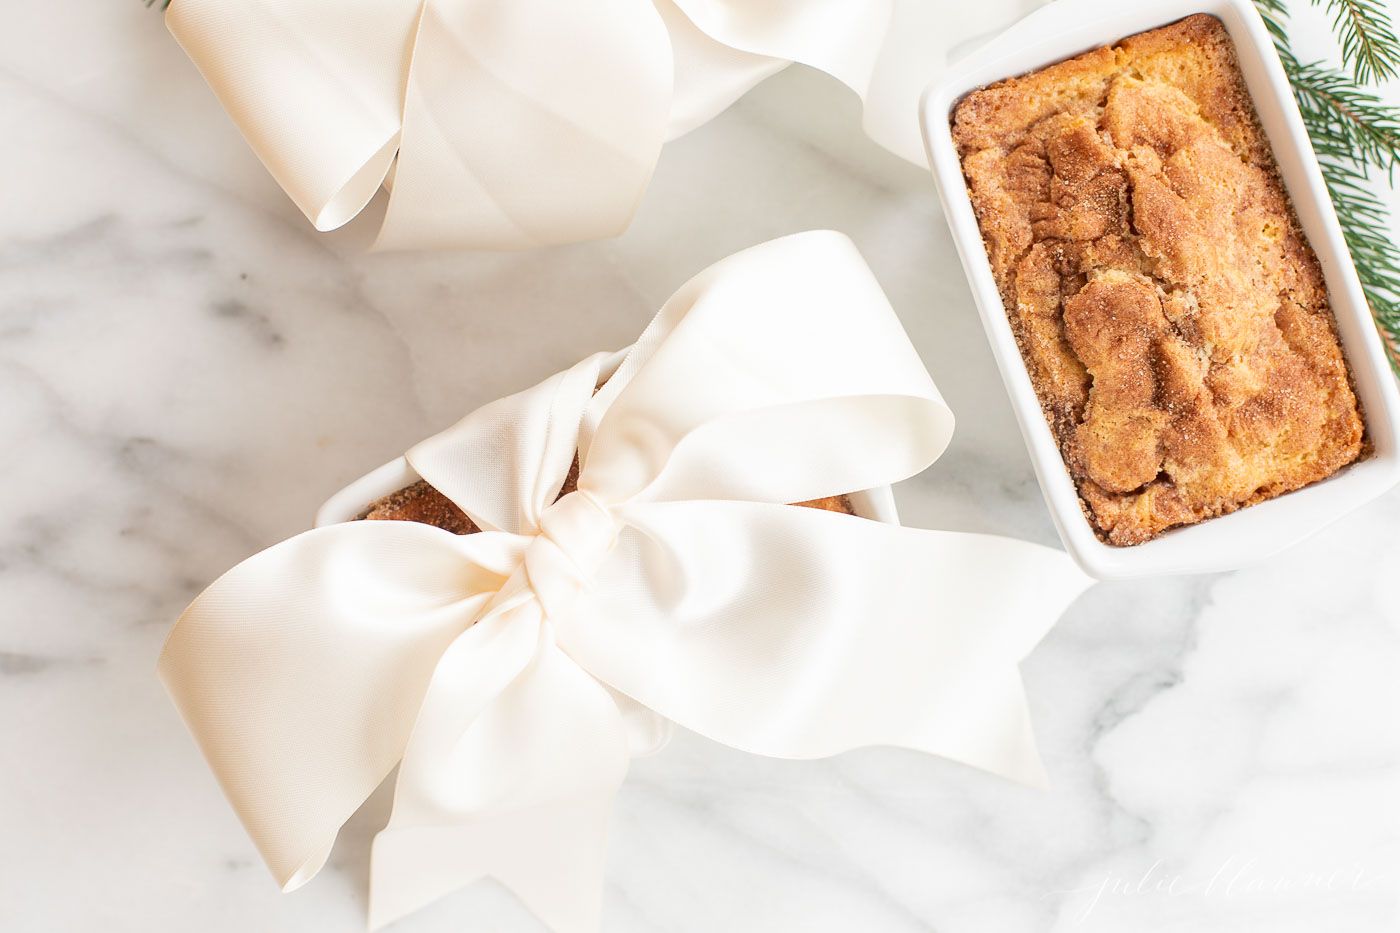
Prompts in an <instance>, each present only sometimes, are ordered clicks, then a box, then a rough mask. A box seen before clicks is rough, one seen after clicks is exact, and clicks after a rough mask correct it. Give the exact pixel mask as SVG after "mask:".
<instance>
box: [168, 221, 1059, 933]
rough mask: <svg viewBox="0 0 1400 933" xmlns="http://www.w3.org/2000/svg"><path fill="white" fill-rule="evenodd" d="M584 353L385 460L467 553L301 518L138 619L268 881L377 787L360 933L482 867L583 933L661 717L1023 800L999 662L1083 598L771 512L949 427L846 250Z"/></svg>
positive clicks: (1009, 663) (788, 259)
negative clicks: (881, 756) (610, 836)
mask: <svg viewBox="0 0 1400 933" xmlns="http://www.w3.org/2000/svg"><path fill="white" fill-rule="evenodd" d="M609 359H610V358H609V357H607V356H605V355H601V354H600V355H598V356H595V357H590V358H589V359H586V360H584V361H582V362H581V363H579V364H578V365H576V366H574V367H572V368H571V369H569V370H566V371H565V372H563V373H560V374H558V375H556V376H553V377H551V378H550V379H547V380H545V381H544V382H543V383H541V384H540V385H538V386H536V387H534V388H532V389H529V390H527V391H525V392H521V393H519V394H518V395H514V396H511V397H509V398H505V399H501V400H499V401H497V402H493V403H491V404H490V405H487V406H485V407H483V408H481V409H479V410H477V411H475V412H473V413H472V414H471V415H469V416H467V417H466V418H465V419H463V420H462V421H461V422H460V423H458V424H457V425H455V426H453V427H451V428H449V429H448V430H446V431H444V432H443V433H441V434H439V435H437V436H436V437H434V438H430V439H428V440H427V441H425V442H423V443H421V444H419V445H417V446H415V447H414V448H413V449H412V450H410V451H409V452H408V454H407V455H406V456H407V460H408V462H409V464H410V465H411V466H412V467H413V469H414V470H416V471H417V472H418V474H419V475H420V476H422V477H423V479H425V480H426V481H427V482H429V483H430V484H432V485H433V486H434V487H435V488H436V489H438V490H439V491H440V492H442V494H443V495H445V496H447V497H448V498H449V499H451V500H452V501H453V502H455V503H456V504H457V505H458V506H460V507H461V508H462V509H463V510H464V511H465V512H466V513H467V514H468V515H470V516H471V517H472V519H473V521H475V522H476V524H477V525H478V526H479V527H480V528H482V529H483V531H482V532H481V533H479V534H471V535H465V536H456V535H452V534H449V533H448V532H446V531H443V530H441V529H438V528H433V527H430V526H427V525H418V524H413V523H411V522H346V523H342V524H333V525H328V526H325V527H321V528H317V529H315V530H313V531H308V532H305V533H304V534H301V535H298V536H296V537H294V538H291V539H289V540H287V541H284V542H282V543H281V544H278V545H275V546H274V547H271V548H269V549H268V550H266V551H263V552H262V553H260V554H257V555H254V556H253V557H251V558H249V559H248V560H246V561H244V562H243V563H241V564H239V565H238V566H237V567H235V568H233V569H232V570H230V571H229V572H228V573H226V574H225V575H224V576H223V577H221V578H220V579H219V580H218V581H216V582H215V583H214V584H213V585H211V586H210V587H209V588H208V589H207V590H206V591H205V592H204V593H203V594H201V595H200V596H199V597H198V598H197V599H196V600H195V601H194V602H193V603H192V604H191V605H190V606H189V608H188V609H186V610H185V613H184V614H183V615H182V616H181V618H180V621H179V622H178V623H177V625H176V627H175V629H174V631H172V632H171V635H170V638H169V640H168V641H167V643H166V646H165V650H164V651H163V652H162V655H161V662H160V673H161V676H162V678H163V679H164V681H165V683H166V686H167V687H168V689H169V690H170V692H171V694H172V696H173V697H174V698H175V701H176V703H177V704H178V705H179V707H180V709H181V711H182V713H183V714H184V717H185V720H186V722H187V723H188V724H189V726H190V728H191V730H192V731H193V732H194V734H195V737H196V739H197V740H198V741H199V743H200V745H201V746H202V747H203V749H204V752H205V755H206V757H207V758H208V759H209V761H210V763H211V765H212V767H213V768H214V770H215V771H216V773H217V774H218V777H219V779H220V782H221V784H222V785H223V787H224V790H225V792H226V793H227V794H228V796H229V799H230V801H231V802H232V804H233V806H234V808H235V809H236V810H237V812H238V814H239V816H240V817H241V818H242V820H243V822H244V825H245V826H246V827H247V829H248V831H249V833H250V835H251V836H252V837H253V839H254V840H255V841H256V843H257V844H258V846H259V848H260V850H261V851H262V854H263V856H264V858H265V859H266V861H267V863H268V865H269V867H270V868H271V869H272V871H273V873H274V874H275V875H276V876H277V878H278V879H279V881H280V882H281V883H282V884H283V885H285V886H286V887H288V888H291V887H295V886H297V885H299V884H301V883H303V882H304V881H306V880H307V879H309V878H310V877H311V876H312V875H314V874H315V873H316V872H317V871H318V870H319V869H320V867H321V865H322V864H324V862H325V860H326V858H327V856H328V855H329V853H330V848H331V845H332V843H333V842H334V840H335V837H336V833H337V831H338V830H339V828H340V826H341V824H342V823H344V821H345V820H346V819H347V818H348V817H349V816H350V815H351V814H352V813H353V812H354V811H355V810H356V808H357V807H358V806H359V805H360V804H361V803H362V802H363V801H364V799H365V798H366V797H367V796H368V795H369V794H370V792H372V791H373V790H374V788H375V787H376V786H378V784H379V783H380V782H381V781H383V780H384V779H385V777H386V776H387V775H388V774H389V773H390V772H391V771H392V770H393V769H394V768H395V766H397V767H398V769H399V770H398V780H397V784H396V786H395V791H394V810H393V815H392V817H391V818H390V821H389V825H388V826H387V827H386V828H385V829H384V831H383V832H381V833H380V834H379V836H378V837H377V838H376V841H375V844H374V853H373V861H372V871H371V879H372V880H371V885H372V890H371V895H370V905H371V906H370V919H371V923H372V924H374V925H380V924H383V923H388V922H390V921H393V920H394V919H396V918H398V917H400V916H402V915H404V914H406V913H409V912H411V911H413V910H416V909H417V908H418V907H421V906H422V905H424V904H426V903H427V902H429V901H431V900H433V899H435V898H437V897H440V896H442V895H444V894H447V893H449V892H450V891H452V890H454V889H456V888H458V887H460V886H462V885H464V884H466V883H468V882H471V881H473V880H475V879H477V878H482V877H487V876H490V877H494V878H497V879H499V880H500V881H501V882H502V883H503V884H505V885H506V886H507V887H509V888H510V889H511V890H513V891H514V892H515V893H516V894H518V895H519V896H520V898H521V900H523V901H524V902H525V904H526V905H528V906H529V907H530V908H531V909H532V910H534V912H535V913H537V914H538V915H539V916H540V917H541V918H542V919H543V920H544V922H545V923H546V924H548V925H549V926H550V927H551V928H553V929H554V930H556V931H559V933H592V931H595V930H597V929H598V926H599V918H600V916H601V910H602V889H603V885H602V879H603V866H604V864H605V858H604V853H605V843H606V838H607V825H608V818H609V812H610V809H611V804H612V799H613V796H614V794H615V793H616V791H617V788H618V787H619V785H620V784H621V783H622V780H623V777H624V776H625V774H626V771H627V765H628V761H629V758H630V757H631V756H632V755H635V754H639V753H641V751H642V750H644V749H648V748H654V747H655V746H656V745H657V744H658V741H657V740H658V737H661V738H664V735H665V734H666V727H668V726H669V724H670V723H679V724H681V725H683V726H685V727H687V728H689V729H691V730H693V731H695V732H697V733H699V734H701V735H704V736H708V737H709V738H711V739H714V740H715V741H718V742H722V743H724V744H726V745H730V746H732V747H735V748H740V749H745V750H749V751H752V752H756V753H759V754H765V755H772V756H777V757H784V758H815V757H821V756H825V755H832V754H836V753H838V752H842V751H845V750H847V749H851V748H856V747H859V746H865V745H897V746H902V747H906V748H913V749H919V750H923V751H927V752H933V753H937V754H941V755H944V756H947V757H950V758H953V759H955V760H957V761H962V762H965V763H968V764H971V765H975V766H977V767H981V768H985V769H988V770H991V771H994V772H996V773H999V774H1003V775H1007V776H1009V777H1013V778H1016V779H1019V780H1022V781H1026V782H1031V783H1034V782H1037V781H1039V780H1040V779H1041V777H1042V771H1041V767H1040V762H1039V759H1038V758H1037V756H1036V753H1035V749H1034V744H1033V742H1032V739H1031V732H1030V724H1029V718H1028V715H1027V712H1026V709H1025V703H1024V697H1023V694H1022V690H1021V683H1020V677H1019V674H1018V672H1017V662H1018V661H1019V660H1020V659H1021V658H1022V657H1023V656H1024V655H1025V654H1026V653H1027V652H1028V651H1029V650H1030V648H1031V647H1032V646H1033V645H1034V644H1035V643H1036V642H1037V641H1038V640H1039V638H1040V637H1041V635H1042V634H1043V633H1044V632H1045V630H1046V629H1047V628H1048V627H1049V626H1050V623H1051V622H1053V621H1054V619H1055V618H1056V617H1057V616H1058V615H1059V613H1060V611H1061V609H1062V608H1063V607H1064V606H1065V605H1066V604H1067V603H1068V602H1069V601H1070V600H1071V599H1073V598H1074V597H1075V596H1076V595H1077V594H1078V593H1079V591H1080V590H1081V589H1082V588H1083V586H1084V585H1085V582H1086V581H1085V578H1084V577H1083V576H1082V575H1081V574H1079V573H1078V572H1077V571H1076V570H1075V569H1074V565H1073V564H1072V563H1070V562H1069V561H1068V560H1067V559H1066V558H1065V557H1064V555H1063V554H1061V553H1060V552H1058V551H1053V550H1051V549H1048V548H1042V547H1038V546H1035V545H1030V544H1026V543H1023V542H1018V541H1010V540H1006V539H1001V538H993V537H988V536H983V535H968V534H953V533H948V532H938V531H923V530H917V529H910V528H901V527H898V526H897V525H887V524H883V523H878V522H874V521H868V520H865V519H862V518H856V517H852V516H849V515H839V514H834V513H830V512H822V511H817V510H814V509H806V508H798V507H794V506H790V505H786V504H784V503H789V502H802V501H806V500H809V499H816V498H820V497H822V496H826V495H834V494H838V493H844V492H853V491H857V490H861V489H868V488H872V487H876V486H880V485H884V484H888V483H892V482H895V481H897V480H900V479H902V478H904V477H907V476H910V475H912V474H914V473H917V472H919V471H920V470H922V469H924V468H925V467H926V466H928V465H929V464H930V463H932V462H933V461H934V460H935V459H937V457H938V456H939V454H940V453H941V452H942V450H943V448H944V446H945V445H946V444H947V442H948V439H949V437H950V434H951V430H952V417H951V414H950V413H949V412H948V410H947V408H946V406H944V404H943V402H942V399H941V398H940V397H939V395H938V390H937V389H936V388H935V387H934V385H933V382H932V380H931V379H930V378H929V375H928V373H927V371H926V370H925V369H924V368H923V364H922V363H921V362H920V360H919V357H918V355H917V353H915V351H914V349H913V347H912V346H911V345H910V344H909V340H908V338H907V337H906V336H905V334H904V331H903V329H902V328H901V327H900V324H899V321H898V319H897V318H896V317H895V316H894V313H893V311H892V310H891V308H890V307H889V304H888V303H887V302H886V300H885V298H884V295H883V294H882V293H881V292H880V290H879V286H878V285H877V284H876V283H875V280H874V278H873V276H872V275H871V274H870V272H869V270H868V269H867V268H866V266H865V265H864V263H863V262H862V261H861V259H860V256H859V254H858V253H856V251H855V248H854V246H853V245H852V244H851V243H850V241H849V240H847V239H845V238H844V237H841V236H839V235H836V234H831V233H809V234H800V235H797V236H793V237H787V238H784V239H781V240H777V241H774V242H772V243H769V244H766V245H764V246H760V247H756V248H754V249H752V250H748V251H746V252H743V253H740V254H738V255H736V256H733V257H730V258H729V259H727V260H724V261H723V262H721V263H719V264H717V265H715V266H713V267H711V268H710V269H709V270H707V271H706V272H703V273H701V275H699V276H697V277H696V278H695V279H693V280H691V282H689V283H688V284H686V285H685V286H684V287H682V288H681V290H680V291H678V292H677V293H676V295H675V296H674V297H673V298H672V299H671V300H670V301H669V302H667V304H666V306H665V307H663V308H662V309H661V311H660V313H659V314H658V315H657V316H656V318H655V319H654V320H653V321H652V323H651V324H650V325H649V326H648V328H647V329H646V331H645V332H644V333H643V334H642V336H641V337H640V338H639V339H638V341H637V343H636V344H635V345H634V346H633V347H632V348H631V349H630V350H628V351H627V352H626V354H625V356H624V357H623V358H622V360H621V362H620V363H609V362H608V361H609ZM614 366H615V369H614ZM575 456H577V457H578V459H579V462H580V463H581V464H582V465H583V466H582V469H581V471H580V474H579V477H578V491H576V492H572V493H569V494H567V495H565V496H564V497H563V498H560V499H558V501H557V502H556V501H555V498H556V497H557V495H558V493H559V490H560V489H561V487H562V486H563V484H564V482H565V480H566V477H567V475H568V473H569V469H570V465H571V464H572V463H573V461H574V458H575ZM1008 581H1011V583H1012V585H1008Z"/></svg>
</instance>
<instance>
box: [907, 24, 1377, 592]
mask: <svg viewBox="0 0 1400 933" xmlns="http://www.w3.org/2000/svg"><path fill="white" fill-rule="evenodd" d="M1193 13H1209V14H1211V15H1214V16H1216V17H1218V18H1219V19H1220V20H1221V21H1222V22H1223V23H1224V24H1225V28H1226V29H1227V30H1228V31H1229V33H1230V36H1231V38H1232V39H1233V40H1234V42H1235V45H1236V47H1237V49H1238V51H1239V60H1240V66H1241V68H1242V70H1243V72H1244V77H1245V81H1246V82H1247V84H1248V86H1249V91H1250V94H1251V95H1252V96H1253V98H1254V105H1255V108H1256V109H1257V110H1258V112H1259V118H1260V121H1261V122H1262V123H1263V127H1264V130H1265V132H1266V133H1267V134H1268V137H1269V140H1270V142H1271V143H1272V145H1273V149H1274V155H1275V157H1276V158H1277V160H1278V165H1279V169H1280V171H1281V173H1282V175H1283V180H1284V184H1285V185H1286V186H1287V188H1288V193H1289V195H1290V196H1291V197H1292V199H1293V204H1294V207H1295V208H1296V210H1297V212H1298V219H1299V221H1301V223H1302V225H1303V230H1304V232H1305V233H1306V234H1307V236H1308V239H1309V240H1310V241H1311V242H1312V246H1313V249H1314V250H1316V252H1317V255H1318V258H1319V260H1321V263H1322V270H1323V274H1324V276H1325V277H1326V281H1327V289H1328V292H1329V293H1330V295H1331V300H1332V308H1333V311H1334V312H1335V314H1336V317H1337V327H1338V331H1339V333H1340V336H1341V341H1342V348H1343V350H1344V352H1345V353H1346V357H1347V362H1348V363H1349V364H1350V366H1351V371H1352V374H1353V376H1354V377H1355V382H1356V389H1357V393H1358V395H1359V396H1360V398H1361V402H1362V405H1363V406H1364V409H1365V411H1364V414H1365V418H1366V425H1367V429H1368V432H1369V436H1370V440H1371V443H1372V445H1373V446H1374V452H1373V454H1372V455H1371V456H1370V457H1369V458H1368V459H1366V460H1364V461H1362V462H1360V463H1357V464H1353V465H1352V466H1350V467H1348V468H1346V469H1344V470H1342V471H1341V472H1339V473H1337V474H1335V475H1333V476H1331V477H1329V478H1328V479H1325V480H1323V481H1321V482H1319V483H1315V484H1314V485H1312V486H1308V487H1306V488H1304V489H1301V490H1298V491H1296V492H1292V493H1289V494H1287V495H1284V496H1280V497H1279V498H1277V499H1271V500H1269V501H1268V502H1263V503H1260V504H1259V505H1255V506H1251V507H1249V508H1246V509H1241V510H1240V511H1238V512H1235V513H1233V514H1231V515H1226V516H1223V517H1221V518H1215V519H1211V520H1209V521H1205V522H1201V523H1200V524H1197V525H1189V526H1186V527H1184V528H1178V529H1175V530H1172V531H1169V532H1166V533H1165V534H1163V535H1161V536H1160V537H1159V538H1157V539H1155V540H1153V541H1149V542H1147V543H1146V544H1139V545H1135V546H1132V547H1114V546H1111V545H1107V544H1104V543H1103V542H1102V541H1100V540H1099V539H1098V537H1096V536H1095V534H1094V532H1093V530H1092V529H1091V528H1090V526H1089V522H1088V520H1087V519H1086V518H1085V516H1084V513H1083V511H1082V509H1081V508H1080V504H1079V497H1078V494H1077V493H1076V491H1075V488H1074V483H1073V482H1072V481H1071V479H1070V476H1069V473H1068V472H1067V470H1066V469H1065V464H1064V461H1063V459H1062V458H1061V456H1060V452H1059V449H1058V447H1057V446H1056V444H1055V439H1054V436H1053V435H1052V433H1051V431H1050V427H1049V425H1048V424H1047V422H1046V420H1045V417H1044V414H1043V413H1042V411H1041V408H1040V403H1039V401H1038V400H1037V398H1036V394H1035V390H1034V389H1033V388H1032V387H1031V382H1030V377H1029V375H1028V374H1027V372H1026V368H1025V365H1024V362H1023V361H1022V358H1021V354H1020V352H1019V350H1018V348H1017V346H1016V340H1015V337H1014V336H1013V335H1012V332H1011V325H1010V323H1009V321H1008V319H1007V316H1006V309H1005V308H1004V306H1003V303H1002V300H1001V296H1000V294H999V293H998V291H997V286H996V281H995V280H994V278H993V276H992V269H991V264H990V263H989V261H988V259H987V254H986V251H985V249H984V248H983V245H982V236H981V233H980V231H979V230H978V226H977V219H976V217H975V215H974V214H973V210H972V203H971V201H970V199H969V197H968V192H967V186H966V184H965V182H964V180H963V174H962V168H961V166H960V164H959V162H958V154H957V151H956V149H955V147H954V144H953V138H952V132H951V129H950V126H949V118H950V116H951V114H952V110H953V107H954V106H956V104H957V103H958V101H959V100H961V99H962V97H963V96H965V95H966V94H967V93H968V92H970V91H973V90H975V89H977V88H980V87H984V86H986V85H988V84H992V83H993V82H996V81H999V80H1001V79H1003V78H1009V77H1012V76H1015V75H1021V74H1026V73H1027V72H1031V71H1035V70H1037V69H1039V68H1042V67H1044V66H1046V65H1049V64H1052V63H1054V62H1058V61H1062V60H1063V59H1066V58H1070V57H1072V56H1074V55H1078V54H1079V53H1081V52H1085V51H1088V50H1090V49H1093V48H1098V47H1100V46H1104V45H1112V44H1113V43H1115V42H1117V41H1119V40H1120V39H1123V38H1125V37H1127V36H1130V35H1133V34H1134V33H1138V32H1143V31H1145V30H1148V29H1154V28H1156V27H1158V26H1165V25H1167V24H1168V23H1172V22H1175V21H1177V20H1179V19H1182V18H1183V17H1186V16H1189V15H1191V14H1193ZM921 118H922V121H923V128H924V141H925V144H926V145H927V147H928V153H929V162H930V165H931V166H932V168H933V174H934V178H935V180H936V181H937V183H938V191H939V196H940V197H941V198H942V201H943V209H944V212H945V213H946V214H947V217H948V224H949V226H950V227H951V229H952V232H953V239H954V241H955V243H956V244H957V249H958V253H959V255H960V256H961V257H962V263H963V268H964V270H965V271H966V272H967V277H968V279H969V281H970V283H971V286H972V294H973V297H974V298H975V299H976V302H977V309H978V311H979V312H980V314H981V316H982V325H983V327H984V328H985V329H986V332H987V339H988V340H989V341H990V343H991V347H992V353H993V355H994V356H995V357H996V361H997V366H998V367H999V368H1000V370H1001V377H1002V381H1003V382H1004V383H1005V384H1006V390H1007V392H1008V393H1009V394H1010V397H1011V403H1012V407H1013V408H1014V409H1015V413H1016V419H1017V421H1018V422H1019V423H1020V427H1021V433H1022V434H1023V435H1024V436H1025V439H1026V446H1027V447H1028V448H1029V450H1030V454H1031V460H1032V462H1033V464H1034V466H1035V471H1036V476H1037V477H1038V479H1039V480H1040V487H1041V489H1042V490H1043V491H1044V493H1045V499H1046V502H1047V503H1048V504H1049V506H1050V513H1051V516H1052V517H1053V519H1054V521H1055V526H1056V528H1057V529H1058V530H1059V533H1060V537H1061V539H1062V540H1063V541H1064V544H1065V547H1066V549H1067V550H1068V551H1069V553H1070V554H1071V555H1072V556H1073V557H1074V559H1075V560H1076V561H1077V562H1078V563H1079V565H1080V566H1081V567H1083V568H1084V570H1085V571H1086V572H1088V573H1089V574H1091V575H1092V576H1095V577H1098V578H1100V579H1121V578H1129V577H1142V576H1150V575H1159V574H1176V573H1204V572H1211V571H1220V570H1230V569H1234V568H1237V567H1241V566H1244V565H1246V564H1250V563H1253V562H1255V561H1259V560H1262V559H1263V558H1266V557H1268V556H1270V555H1272V554H1274V553H1276V552H1278V551H1280V550H1282V549H1283V548H1286V547H1288V546H1290V545H1292V544H1294V543H1296V542H1298V541H1300V540H1302V539H1303V538H1305V537H1307V536H1308V535H1310V534H1312V533H1314V532H1316V531H1318V530H1319V529H1321V528H1323V527H1324V526H1326V525H1328V524H1329V523H1331V522H1332V521H1334V520H1336V519H1338V518H1340V517H1341V516H1343V515H1345V514H1346V513H1348V512H1350V511H1352V510H1353V509H1356V508H1358V507H1359V506H1361V505H1364V504H1365V503H1367V502H1370V501H1371V500H1373V499H1375V498H1376V497H1378V496H1380V495H1381V494H1382V493H1384V492H1386V491H1387V490H1388V489H1390V488H1391V487H1393V486H1395V485H1396V484H1397V483H1400V452H1398V451H1397V437H1400V396H1398V395H1397V392H1396V383H1395V379H1394V377H1393V376H1392V374H1391V371H1390V367H1389V364H1388V363H1387V360H1386V356H1385V351H1384V349H1383V347H1382V345H1381V341H1380V338H1379V335H1378V334H1377V332H1376V328H1375V325H1374V323H1373V322H1372V319H1371V315H1370V311H1369V309H1368V307H1367V305H1366V299H1365V296H1364V295H1363V294H1362V292H1361V283H1360V281H1359V280H1358V279H1357V276H1356V269H1355V267H1354V266H1353V265H1352V262H1351V257H1350V254H1349V253H1348V252H1347V248H1346V244H1345V242H1344V241H1343V239H1342V232H1341V229H1340V227H1339V226H1338V224H1337V215H1336V212H1335V211H1334V210H1333V208H1332V202H1331V200H1330V199H1329V198H1328V196H1327V190H1326V188H1325V186H1324V184H1323V180H1322V173H1321V171H1320V169H1319V168H1318V164H1317V157H1316V156H1315V155H1314V153H1313V149H1312V145H1311V143H1310V142H1309V140H1308V136H1307V131H1306V130H1305V129H1304V127H1303V123H1302V118H1301V117H1300V116H1299V114H1298V108H1297V105H1296V104H1295V103H1294V100H1293V95H1292V92H1291V90H1290V87H1289V84H1288V78H1287V77H1286V76H1285V75H1284V71H1283V66H1282V64H1281V63H1280V62H1279V58H1278V54H1277V52H1276V51H1275V50H1274V46H1273V43H1272V42H1271V41H1270V39H1269V35H1268V32H1267V30H1266V28H1265V26H1264V22H1263V20H1262V19H1260V17H1259V14H1258V12H1257V11H1256V10H1255V9H1254V6H1253V3H1252V2H1251V0H1056V2H1054V3H1051V4H1050V5H1048V6H1046V7H1042V8H1041V9H1039V10H1037V11H1036V12H1034V13H1032V14H1030V15H1029V16H1027V17H1026V18H1025V19H1023V20H1021V21H1020V22H1018V23H1017V24H1016V25H1014V26H1012V27H1011V28H1010V29H1009V30H1007V31H1006V32H1005V33H1002V34H1001V35H1000V36H998V37H997V38H995V39H993V40H992V41H991V42H990V43H989V44H987V45H986V46H984V47H982V48H981V49H978V50H977V51H976V52H974V53H972V55H971V56H969V57H968V58H966V59H964V60H962V61H961V62H959V63H957V64H956V65H954V66H953V67H952V68H951V69H950V70H949V71H948V72H947V73H946V74H945V75H944V76H943V77H942V78H941V79H940V80H939V81H938V82H937V83H936V84H935V85H934V86H932V87H930V88H929V90H928V91H927V92H926V93H925V95H924V100H923V104H922V113H921Z"/></svg>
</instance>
